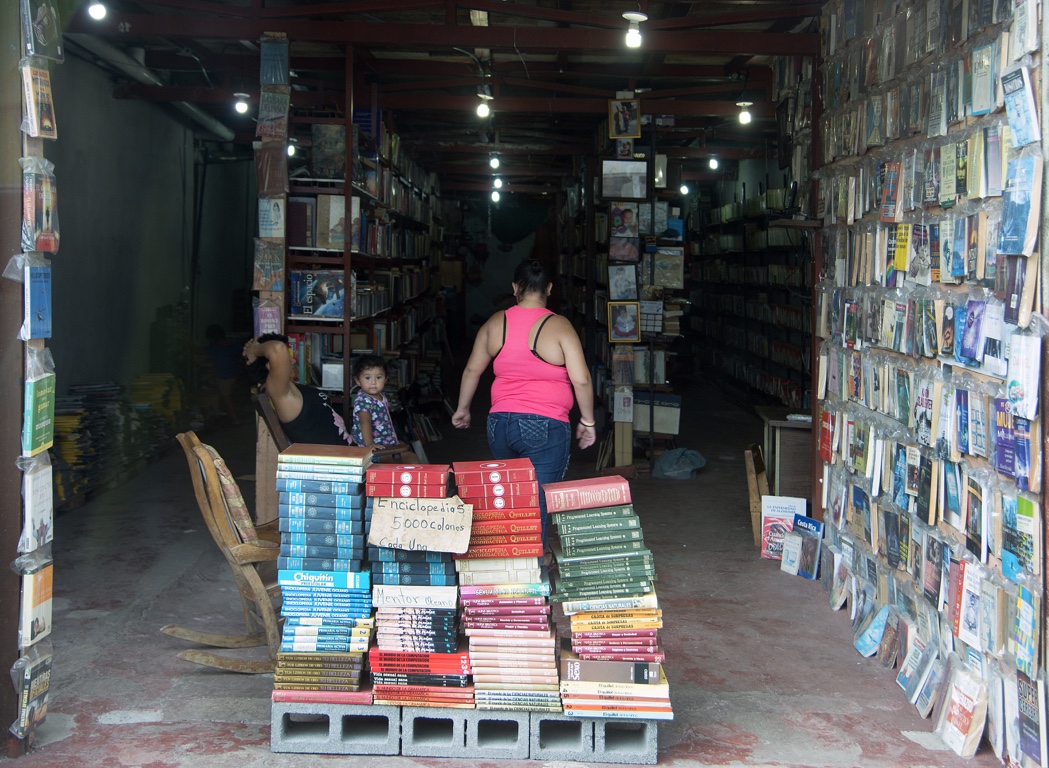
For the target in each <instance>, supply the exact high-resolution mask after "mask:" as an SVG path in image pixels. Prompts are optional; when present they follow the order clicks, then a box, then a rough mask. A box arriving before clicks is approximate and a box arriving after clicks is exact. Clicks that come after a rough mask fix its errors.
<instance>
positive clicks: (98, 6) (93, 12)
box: [87, 0, 106, 21]
mask: <svg viewBox="0 0 1049 768" xmlns="http://www.w3.org/2000/svg"><path fill="white" fill-rule="evenodd" d="M87 13H88V15H89V16H90V17H91V18H92V19H94V20H95V21H102V19H104V18H106V6H104V5H103V4H102V3H100V2H98V0H96V1H95V2H93V3H91V5H89V6H88V7H87Z"/></svg>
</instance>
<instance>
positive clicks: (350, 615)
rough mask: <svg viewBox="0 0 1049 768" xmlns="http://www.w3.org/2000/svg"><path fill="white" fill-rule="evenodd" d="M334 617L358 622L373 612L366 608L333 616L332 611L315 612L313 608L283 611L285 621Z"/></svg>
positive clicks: (318, 610)
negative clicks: (357, 620)
mask: <svg viewBox="0 0 1049 768" xmlns="http://www.w3.org/2000/svg"><path fill="white" fill-rule="evenodd" d="M333 615H334V616H335V617H336V618H340V619H354V620H356V619H366V618H368V616H369V615H371V611H370V610H369V609H366V608H361V609H360V610H355V611H343V612H340V613H338V614H333V613H332V612H331V611H329V610H327V609H317V610H315V609H313V608H301V609H293V610H290V611H287V610H282V611H281V616H283V617H284V618H285V619H289V618H300V619H328V618H331V617H332V616H333Z"/></svg>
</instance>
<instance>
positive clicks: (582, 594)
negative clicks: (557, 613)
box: [543, 475, 656, 603]
mask: <svg viewBox="0 0 1049 768" xmlns="http://www.w3.org/2000/svg"><path fill="white" fill-rule="evenodd" d="M543 490H544V492H545V494H546V506H547V511H548V512H549V513H550V524H551V526H552V527H553V528H554V529H555V530H556V533H557V536H556V539H555V540H554V541H552V542H551V549H552V550H553V553H554V560H555V562H556V564H557V577H556V579H555V581H556V585H557V589H556V592H555V594H554V596H553V599H554V600H555V601H556V602H561V603H568V602H577V601H588V600H602V599H607V598H618V597H626V598H632V597H641V596H643V595H648V594H650V593H654V592H655V578H656V573H655V566H654V565H653V561H652V553H651V552H650V551H649V549H648V548H647V547H646V546H645V540H644V535H643V532H642V530H641V521H640V519H639V518H638V516H637V514H636V513H635V512H634V506H633V504H632V503H631V499H630V485H629V483H628V482H627V481H626V479H625V478H623V477H620V476H618V475H617V476H614V477H594V478H588V479H584V480H568V481H565V482H561V483H548V484H547V485H545V486H544V487H543Z"/></svg>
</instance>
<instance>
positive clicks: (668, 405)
mask: <svg viewBox="0 0 1049 768" xmlns="http://www.w3.org/2000/svg"><path fill="white" fill-rule="evenodd" d="M653 398H654V399H655V400H654V404H655V413H654V415H650V410H651V408H650V406H651V405H652V403H653ZM650 418H651V419H652V420H653V421H654V422H655V429H654V430H651V428H650V426H649V423H650V422H649V419H650ZM680 425H681V395H671V394H667V393H664V392H654V393H649V392H643V391H640V390H635V391H634V431H635V432H649V431H655V432H658V433H661V434H664V435H676V434H677V433H678V429H680Z"/></svg>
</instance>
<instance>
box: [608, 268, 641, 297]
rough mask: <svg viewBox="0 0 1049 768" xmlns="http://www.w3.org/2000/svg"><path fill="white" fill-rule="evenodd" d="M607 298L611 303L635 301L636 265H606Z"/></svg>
mask: <svg viewBox="0 0 1049 768" xmlns="http://www.w3.org/2000/svg"><path fill="white" fill-rule="evenodd" d="M608 298H609V299H611V300H612V301H629V300H633V301H636V300H637V266H636V265H634V264H609V265H608Z"/></svg>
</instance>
